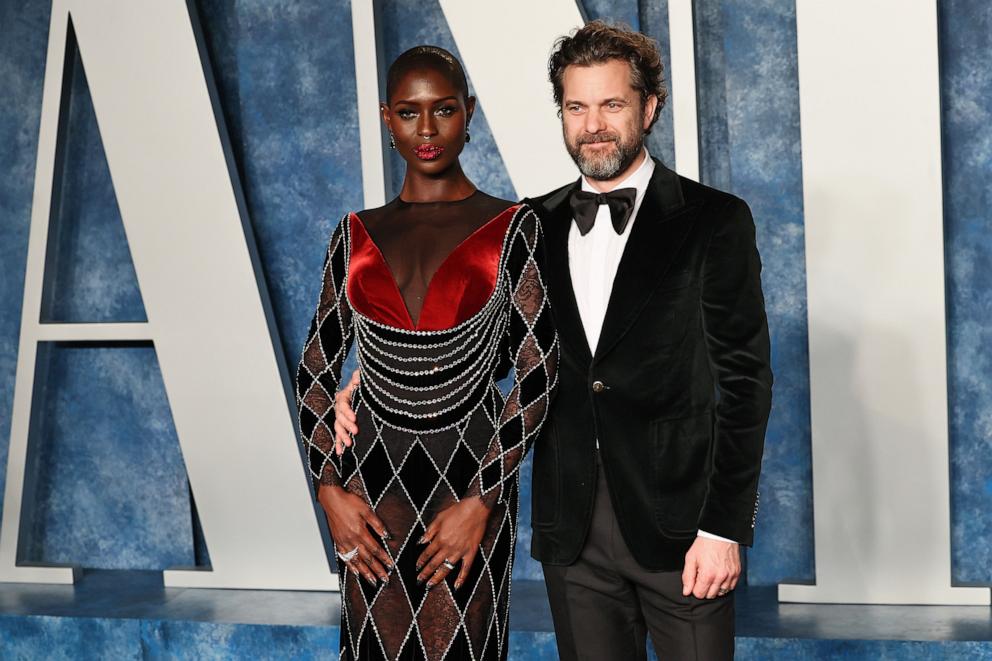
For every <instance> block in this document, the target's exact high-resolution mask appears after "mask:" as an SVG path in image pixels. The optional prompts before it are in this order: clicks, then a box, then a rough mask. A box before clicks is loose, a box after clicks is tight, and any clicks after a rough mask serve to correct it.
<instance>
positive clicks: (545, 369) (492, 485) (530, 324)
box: [465, 206, 559, 507]
mask: <svg viewBox="0 0 992 661" xmlns="http://www.w3.org/2000/svg"><path fill="white" fill-rule="evenodd" d="M519 213H521V214H522V215H521V217H520V221H519V222H517V223H516V229H515V231H514V233H513V236H512V238H511V239H510V247H509V253H508V257H507V266H506V273H507V278H506V281H505V286H506V287H508V305H509V323H508V326H507V335H508V340H509V347H510V354H511V358H512V362H513V366H514V378H513V387H512V388H511V390H510V392H509V394H508V395H507V398H506V401H505V402H504V405H503V410H502V412H501V413H500V416H499V419H498V420H497V424H496V431H495V433H494V434H493V437H492V439H491V440H490V443H489V448H488V450H487V452H486V454H485V455H484V456H483V458H482V461H481V463H480V466H479V472H478V473H477V474H476V476H475V477H474V478H473V480H472V482H471V483H470V484H469V487H468V490H467V492H466V494H465V495H466V497H468V496H473V495H476V496H479V497H481V499H482V501H483V502H484V503H486V505H488V506H489V507H492V506H494V505H495V504H496V503H505V502H506V499H507V498H508V497H509V495H510V494H511V493H512V489H511V488H510V487H511V484H512V483H514V482H515V479H516V475H517V469H518V468H519V467H520V462H521V461H523V458H524V456H525V455H526V453H527V450H529V449H530V446H531V445H532V444H533V442H534V439H535V438H537V435H538V433H539V432H540V430H541V425H542V424H544V420H545V418H546V417H547V414H548V407H549V405H550V403H551V400H552V398H553V396H554V392H555V389H556V387H557V385H558V353H559V349H558V335H557V332H556V331H555V325H554V322H553V320H552V317H551V307H550V303H549V301H548V296H547V288H546V287H545V284H544V279H543V277H542V275H541V266H542V265H543V263H544V255H543V252H544V243H543V236H542V234H541V226H540V223H539V222H538V219H537V216H536V215H535V214H534V212H533V211H532V210H530V208H529V207H526V206H524V208H523V209H522V210H521V211H520V212H519Z"/></svg>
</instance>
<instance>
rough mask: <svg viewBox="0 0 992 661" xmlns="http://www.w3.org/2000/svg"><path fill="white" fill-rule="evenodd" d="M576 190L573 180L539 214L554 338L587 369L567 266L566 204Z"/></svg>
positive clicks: (569, 216)
mask: <svg viewBox="0 0 992 661" xmlns="http://www.w3.org/2000/svg"><path fill="white" fill-rule="evenodd" d="M578 187H579V181H578V180H577V181H576V182H575V183H573V184H572V185H571V186H566V187H565V188H562V189H561V190H560V191H558V192H557V193H555V194H554V195H552V196H551V197H549V198H548V199H547V200H545V201H544V204H543V205H542V206H543V209H540V210H539V213H540V215H541V219H542V222H541V224H542V229H543V230H544V238H545V246H546V248H547V255H548V259H547V261H548V264H547V267H548V268H547V271H548V272H547V274H546V275H545V277H546V278H547V280H548V284H549V286H550V289H551V309H552V311H553V313H554V316H555V322H556V325H557V327H558V337H559V339H560V340H561V342H562V344H563V345H566V346H568V348H569V349H570V350H571V352H572V353H573V355H575V356H579V357H580V358H581V359H582V361H583V363H584V364H587V365H588V364H589V363H590V362H591V361H592V352H591V351H590V350H589V342H588V341H587V340H586V333H585V329H584V328H583V326H582V317H580V316H579V307H578V304H576V302H575V290H574V289H573V288H572V275H571V272H570V271H569V266H568V230H569V228H570V227H571V224H572V209H571V207H570V206H569V204H568V200H569V197H570V196H571V194H572V191H574V190H575V189H576V188H578Z"/></svg>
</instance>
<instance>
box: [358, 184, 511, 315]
mask: <svg viewBox="0 0 992 661" xmlns="http://www.w3.org/2000/svg"><path fill="white" fill-rule="evenodd" d="M511 204H513V203H512V202H508V201H507V200H501V199H499V198H496V197H493V196H491V195H487V194H486V193H483V192H482V191H479V190H477V191H475V193H473V194H472V195H471V196H469V197H467V198H465V199H464V200H459V201H457V202H404V201H403V200H401V199H400V198H398V197H397V198H396V199H394V200H393V201H392V202H390V203H389V204H387V205H386V206H384V207H379V208H378V209H371V210H367V211H362V212H361V213H359V215H360V216H361V218H362V222H363V223H364V224H365V228H366V229H367V230H368V232H369V235H370V236H371V237H372V240H373V241H375V244H376V245H377V246H378V247H379V249H380V250H381V251H382V255H383V257H384V258H385V259H386V263H387V264H389V270H390V271H392V274H393V278H395V280H396V285H397V286H398V287H399V289H400V293H401V294H402V295H403V301H404V302H405V303H406V309H407V311H408V312H409V313H410V318H411V319H413V322H414V324H416V323H417V322H418V321H419V319H420V310H421V307H422V306H423V304H424V295H425V294H426V293H427V286H428V285H429V284H430V281H431V277H432V276H433V275H434V274H435V273H437V270H438V267H440V266H441V264H442V263H443V262H444V260H445V259H446V258H447V257H448V255H450V254H451V253H452V251H453V250H454V249H455V248H456V247H458V245H459V244H460V243H461V242H462V241H464V240H465V239H466V238H467V237H468V236H470V235H471V234H472V232H474V231H475V230H477V229H479V228H480V227H482V226H483V225H484V224H485V223H486V222H488V221H489V220H491V219H493V218H494V217H496V216H497V215H498V214H499V213H500V212H501V211H503V210H504V209H506V208H507V207H509V206H510V205H511Z"/></svg>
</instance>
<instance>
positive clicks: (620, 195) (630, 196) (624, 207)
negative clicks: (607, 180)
mask: <svg viewBox="0 0 992 661" xmlns="http://www.w3.org/2000/svg"><path fill="white" fill-rule="evenodd" d="M635 199H637V189H636V188H619V189H617V190H612V191H610V192H609V193H589V192H587V191H584V190H581V189H579V190H576V191H574V192H573V193H572V197H571V198H570V199H569V203H570V204H571V205H572V217H573V218H575V224H576V226H577V227H578V228H579V233H580V234H582V236H585V235H586V234H588V233H589V230H591V229H592V226H593V225H594V224H595V222H596V213H597V212H598V211H599V207H600V205H602V204H605V205H607V206H608V207H610V220H612V221H613V229H615V230H616V231H617V234H623V230H624V228H625V227H627V221H628V220H630V212H631V211H633V210H634V200H635Z"/></svg>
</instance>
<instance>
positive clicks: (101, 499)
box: [0, 0, 992, 583]
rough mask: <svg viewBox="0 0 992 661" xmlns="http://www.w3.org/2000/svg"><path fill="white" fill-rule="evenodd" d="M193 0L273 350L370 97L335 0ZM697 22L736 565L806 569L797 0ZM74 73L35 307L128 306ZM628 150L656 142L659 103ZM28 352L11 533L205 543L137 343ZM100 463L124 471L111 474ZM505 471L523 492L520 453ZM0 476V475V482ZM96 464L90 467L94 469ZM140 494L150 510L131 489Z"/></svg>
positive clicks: (955, 167)
mask: <svg viewBox="0 0 992 661" xmlns="http://www.w3.org/2000/svg"><path fill="white" fill-rule="evenodd" d="M384 4H385V9H384V12H383V15H382V20H383V24H382V36H383V45H384V47H385V56H386V58H387V59H389V58H391V57H394V56H395V55H397V54H398V53H399V52H401V51H402V50H405V49H406V48H408V47H410V46H413V45H415V44H417V43H424V42H428V43H434V44H438V45H441V46H444V47H446V48H449V49H451V50H453V51H454V52H456V53H457V49H456V48H455V46H454V42H453V39H452V37H451V34H450V31H449V30H448V28H447V26H446V24H445V21H444V19H443V15H442V13H441V10H440V8H439V7H438V5H437V3H436V2H435V1H434V0H431V1H430V2H423V1H420V2H415V1H414V0H396V1H391V2H388V3H384ZM938 5H939V10H940V14H939V18H940V35H941V43H940V49H941V50H940V53H941V69H942V76H941V93H942V104H943V139H944V179H945V192H946V199H945V231H946V237H947V242H946V259H947V293H948V321H949V324H948V356H949V364H948V372H949V384H950V393H949V396H950V402H949V407H950V412H951V429H950V431H951V444H952V446H951V454H952V466H951V476H952V483H953V492H952V519H953V526H954V528H953V534H954V576H955V578H956V579H957V580H961V581H984V582H992V452H990V450H992V386H990V375H992V354H990V352H992V349H990V348H989V347H990V346H992V275H990V274H992V269H990V268H989V267H990V265H992V232H990V229H992V227H990V225H992V220H990V211H989V209H992V128H990V127H992V121H990V120H992V43H990V39H992V37H990V35H992V7H990V6H988V4H987V3H985V2H981V1H980V0H945V1H943V2H941V3H938ZM194 6H195V7H196V9H197V11H198V15H199V19H200V22H201V23H202V27H203V32H204V37H205V41H206V46H207V51H208V53H209V56H210V58H211V60H212V70H213V72H214V76H215V79H216V84H217V87H218V91H219V97H220V105H221V110H222V112H223V116H224V120H225V122H226V125H227V130H228V133H229V135H230V138H231V144H232V148H233V151H234V158H235V162H236V165H237V169H238V173H237V174H238V177H239V179H240V181H241V184H242V187H243V190H244V193H245V198H246V202H247V206H248V211H249V215H250V219H251V224H252V227H253V229H254V232H255V235H256V239H257V243H258V247H259V252H260V256H261V263H262V267H263V269H264V276H265V280H266V282H267V286H268V288H269V293H270V295H271V300H272V305H273V308H274V312H275V318H276V322H277V326H278V330H279V333H280V336H281V344H282V347H283V350H284V352H285V355H286V357H287V359H288V360H289V361H290V362H294V361H295V360H296V358H297V357H298V354H299V350H300V346H301V344H302V341H303V337H304V334H305V332H306V327H307V323H308V321H309V317H310V315H311V314H312V310H313V305H314V303H315V301H316V295H317V287H318V284H319V283H318V273H319V270H320V263H321V259H322V257H323V250H324V246H325V245H326V239H327V236H328V235H329V233H330V231H331V229H332V228H333V226H334V224H335V223H336V222H337V220H338V218H340V216H341V215H342V214H343V213H344V212H345V211H348V210H352V209H360V208H361V207H362V206H363V205H362V195H361V184H362V182H361V175H360V172H361V165H360V159H359V154H358V113H359V112H365V113H376V112H377V109H376V108H358V107H357V103H356V95H355V82H354V75H353V67H354V62H353V56H352V41H351V28H350V21H351V15H350V6H349V4H348V3H347V2H344V0H331V1H329V2H328V1H325V2H314V1H312V0H304V1H300V2H280V3H271V2H264V1H262V0H254V1H235V0H199V1H198V2H195V3H194ZM584 8H585V10H586V14H587V15H588V16H589V18H612V19H618V20H622V21H624V22H626V23H628V24H630V25H632V26H634V27H637V28H639V29H641V30H643V31H645V32H647V33H648V34H650V35H651V36H653V37H655V38H656V39H658V41H659V42H660V43H661V45H662V50H663V53H664V54H665V59H666V64H667V46H668V31H667V3H666V2H665V1H664V0H660V1H658V2H637V0H622V1H618V2H607V1H606V0H586V2H585V3H584ZM48 12H49V7H48V3H45V2H30V1H28V0H2V1H0V89H3V90H4V98H5V101H6V102H7V103H6V104H5V106H4V112H3V114H2V115H0V465H3V464H5V461H6V448H7V439H8V436H9V428H10V412H11V400H12V396H13V381H14V370H15V363H16V358H17V335H18V329H19V323H20V306H21V297H22V289H23V270H24V260H25V254H26V247H27V230H28V223H29V220H30V211H31V196H32V190H33V180H34V161H35V156H36V149H37V134H38V121H39V111H40V105H41V84H42V78H43V69H44V59H45V52H46V47H47V30H48V18H49V17H48ZM696 38H697V69H698V76H699V96H698V102H699V112H700V142H701V157H702V176H703V179H704V181H706V182H708V183H711V184H713V185H716V186H718V187H721V188H725V189H729V190H732V191H733V192H735V193H737V194H738V195H741V196H742V197H744V198H745V199H746V200H747V201H748V202H749V203H750V205H751V207H752V210H753V211H754V216H755V219H756V222H757V225H758V240H759V245H760V248H761V253H762V257H763V261H764V274H763V281H764V285H765V291H766V297H767V302H768V310H769V319H770V325H771V331H772V339H773V354H774V355H773V360H774V368H775V373H776V388H775V404H774V410H773V415H772V420H771V424H770V427H769V433H768V438H767V445H766V453H765V464H764V470H763V475H762V485H761V490H762V498H761V503H762V507H761V512H760V513H759V528H758V534H757V537H756V544H755V547H754V549H753V550H751V552H750V553H749V557H748V571H749V580H750V581H751V582H752V583H775V582H778V581H780V580H782V579H785V578H813V577H814V564H813V557H812V555H813V552H812V549H813V545H812V502H811V487H810V484H811V474H810V448H809V436H810V432H809V401H808V400H809V386H808V375H807V371H808V369H807V362H808V361H807V353H806V351H807V340H806V307H805V273H804V268H803V264H804V253H803V241H804V239H803V220H802V171H801V161H800V131H799V104H798V89H797V73H796V50H795V42H796V34H795V8H794V2H793V1H792V0H697V2H696ZM507 47H509V45H507ZM838 84H839V85H842V81H839V83H838ZM72 90H73V91H72V101H71V106H70V109H69V122H68V129H67V139H66V151H65V156H66V160H65V168H64V173H62V174H61V176H60V178H59V179H58V181H59V182H60V184H61V194H60V196H59V199H58V205H57V207H56V211H57V213H56V228H57V232H55V234H53V238H54V239H55V240H54V241H53V246H54V248H53V268H52V269H51V272H52V275H51V278H50V282H49V283H48V285H47V287H46V297H45V300H46V306H45V307H46V312H45V318H46V319H49V320H68V321H109V320H135V319H142V318H143V315H144V311H143V308H142V305H141V298H140V292H139V290H138V288H137V286H136V283H135V279H134V272H133V267H132V265H131V262H130V256H129V253H128V251H127V247H126V243H125V241H124V236H123V231H122V228H121V223H120V216H119V213H118V210H117V207H116V201H115V198H114V194H113V189H112V186H111V184H110V180H109V174H108V172H107V166H106V161H105V159H104V157H103V154H102V150H101V147H100V142H99V134H98V131H97V129H96V125H95V120H94V117H93V112H92V104H91V103H90V100H89V98H88V92H87V88H86V85H85V80H84V77H83V76H82V75H79V76H77V77H76V79H75V80H74V84H73V88H72ZM907 102H911V97H908V101H907ZM472 135H473V140H472V143H471V144H470V145H469V146H468V148H467V149H466V152H465V155H464V164H465V169H466V171H467V172H468V173H469V175H470V176H471V177H472V178H473V179H474V180H475V181H476V182H477V183H478V184H479V185H480V187H482V188H483V189H485V190H487V191H489V192H491V193H493V194H496V195H501V196H505V197H511V198H512V197H515V191H514V190H513V188H512V186H511V184H510V182H509V178H508V177H507V174H506V171H505V168H504V167H503V165H502V163H501V161H500V159H499V158H498V156H496V153H497V152H496V150H495V146H494V143H493V140H492V136H491V133H490V131H489V129H488V126H487V124H486V121H485V99H480V108H479V111H478V113H477V115H476V117H475V119H474V121H473V124H472ZM649 147H650V149H651V151H652V153H653V154H654V155H656V156H658V157H660V158H661V159H662V160H663V161H666V162H668V163H672V162H673V151H674V150H673V146H672V138H671V108H670V106H669V107H668V108H666V109H665V111H664V112H663V115H662V119H661V121H660V122H659V123H658V125H657V127H656V129H655V131H654V132H653V134H652V136H651V137H650V142H649ZM390 169H391V173H392V175H393V177H392V178H393V191H394V192H395V190H398V186H399V184H400V182H401V180H402V163H401V161H400V160H399V159H397V158H396V157H395V156H393V157H392V158H391V161H390ZM56 253H57V254H56ZM49 355H50V359H49V360H47V361H46V362H45V363H44V372H45V373H46V374H48V375H50V378H49V379H48V380H47V383H48V386H47V389H46V390H45V392H44V396H43V401H42V405H43V409H42V410H44V411H46V412H47V416H46V422H45V426H44V430H45V433H44V434H43V442H42V443H40V444H39V446H38V447H39V452H40V453H41V456H40V457H39V460H40V465H41V466H42V467H43V474H41V475H40V476H39V477H40V479H39V482H38V484H37V489H38V498H37V502H38V508H37V512H36V514H37V516H35V517H34V520H33V521H32V527H31V529H30V535H29V537H30V539H29V543H28V544H27V550H28V554H29V555H30V556H31V557H32V559H38V560H47V561H63V562H64V561H77V562H81V563H82V564H84V565H86V566H91V567H130V568H162V567H167V566H172V565H176V564H190V563H191V562H192V561H193V560H192V559H193V558H195V559H196V560H197V561H202V559H203V549H200V548H196V544H195V543H194V539H193V538H194V532H193V531H194V529H195V520H194V518H193V517H192V515H191V514H190V511H189V510H190V501H189V493H188V485H187V483H186V478H185V474H184V471H183V467H182V462H181V457H180V455H179V453H178V445H177V442H176V439H175V432H174V430H173V429H172V426H171V416H170V414H169V411H168V408H167V406H165V402H164V396H163V391H162V384H161V377H160V375H159V373H158V366H157V363H156V359H155V355H154V350H153V348H151V347H148V346H142V345H138V346H135V345H128V346H118V347H107V348H95V347H86V348H66V347H63V348H61V349H54V350H53V351H51V352H50V354H49ZM106 475H113V476H125V475H126V476H129V478H130V477H132V476H138V477H140V478H145V479H144V480H140V479H139V480H132V479H129V480H128V483H127V484H123V481H122V483H120V484H114V485H110V482H112V480H110V481H107V482H106V483H105V482H104V480H105V477H103V476H106ZM524 476H525V478H524V495H525V497H526V496H527V495H528V494H529V492H530V490H529V471H526V470H525V471H524ZM3 479H4V478H3V473H2V472H0V486H2V482H3ZM97 484H100V485H105V486H103V487H102V488H100V489H99V490H95V489H94V485H97ZM97 491H98V492H97ZM0 493H2V491H0ZM149 499H151V502H153V503H155V505H154V507H155V509H154V510H151V509H149V507H150V506H148V505H144V503H146V502H149ZM109 523H116V524H117V525H116V526H112V525H108V524H109ZM528 523H529V508H528V507H527V506H526V505H525V506H524V507H523V508H522V512H521V524H522V525H521V535H520V540H519V544H518V558H519V561H518V564H517V567H516V569H515V576H517V577H518V578H537V577H539V576H540V570H539V567H538V566H537V565H536V563H534V562H533V561H531V560H530V559H529V557H528V554H527V547H528V544H529V534H530V533H529V525H527V524H528Z"/></svg>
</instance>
